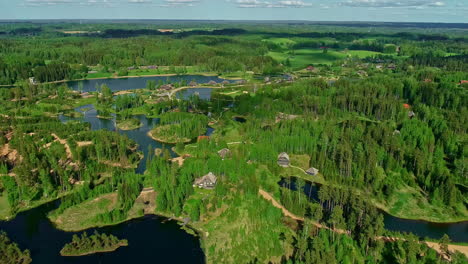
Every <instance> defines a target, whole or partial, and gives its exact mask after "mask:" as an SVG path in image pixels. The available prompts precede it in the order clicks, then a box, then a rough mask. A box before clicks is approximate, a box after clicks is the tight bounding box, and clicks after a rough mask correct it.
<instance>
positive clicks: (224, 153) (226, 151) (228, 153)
mask: <svg viewBox="0 0 468 264" xmlns="http://www.w3.org/2000/svg"><path fill="white" fill-rule="evenodd" d="M218 155H219V156H220V157H221V158H222V159H225V158H228V157H230V156H231V151H230V150H229V149H228V148H223V149H222V150H220V151H218Z"/></svg>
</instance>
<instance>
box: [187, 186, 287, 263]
mask: <svg viewBox="0 0 468 264" xmlns="http://www.w3.org/2000/svg"><path fill="white" fill-rule="evenodd" d="M226 198H228V197H226ZM232 198H233V197H232ZM234 199H235V198H234ZM242 201H243V202H242V203H239V204H238V205H237V206H230V207H221V208H218V209H217V210H215V211H212V212H208V213H206V214H205V215H204V216H203V219H202V220H201V221H199V222H196V223H193V224H192V226H193V227H194V228H196V229H197V230H198V231H199V233H200V235H201V237H202V239H201V242H202V247H203V248H204V252H205V255H206V258H207V263H243V260H245V257H246V256H249V257H252V258H257V259H258V260H259V263H280V262H281V256H282V255H286V256H288V255H290V254H291V253H292V250H293V249H292V246H291V245H290V244H289V243H287V242H285V241H282V240H281V239H280V234H284V235H285V236H286V237H291V236H292V230H291V229H289V228H288V227H287V226H285V225H278V224H275V222H276V223H277V221H281V219H283V217H282V213H281V211H280V209H277V208H275V207H273V206H272V205H271V204H269V203H268V202H267V201H265V200H263V199H262V198H261V197H259V196H258V195H243V196H242ZM258 214H268V215H270V216H271V218H270V220H269V221H263V220H262V219H264V218H259V217H258ZM286 240H287V239H286ZM287 241H289V240H287ZM252 249H254V250H252ZM252 254H255V256H252Z"/></svg>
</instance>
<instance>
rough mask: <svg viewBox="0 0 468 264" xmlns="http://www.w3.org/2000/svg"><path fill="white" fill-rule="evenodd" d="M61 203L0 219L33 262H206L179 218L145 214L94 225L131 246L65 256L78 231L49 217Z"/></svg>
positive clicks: (4, 227) (89, 232)
mask: <svg viewBox="0 0 468 264" xmlns="http://www.w3.org/2000/svg"><path fill="white" fill-rule="evenodd" d="M57 206H58V203H57V202H51V203H48V204H44V205H42V206H40V207H37V208H34V209H31V210H29V211H26V212H23V213H20V214H18V215H17V216H16V217H15V219H14V220H12V221H8V222H2V221H0V230H3V231H5V232H6V233H7V234H8V236H9V237H10V238H11V239H12V240H13V241H14V242H16V243H18V245H19V246H20V248H22V249H29V250H30V252H31V257H32V259H33V264H50V263H54V264H62V263H63V264H65V263H80V264H81V263H82V264H91V263H93V264H94V263H132V262H135V263H154V261H155V259H157V263H204V254H203V251H202V250H201V248H200V242H199V240H198V238H197V237H195V236H192V235H189V234H188V233H186V232H185V231H183V230H181V229H180V226H179V225H178V224H177V222H175V221H167V220H166V219H165V218H162V217H158V216H145V217H142V218H139V219H135V220H131V221H127V222H125V223H122V224H118V225H115V226H109V227H103V228H93V229H89V230H87V231H86V232H87V233H88V234H92V233H93V232H94V231H95V230H97V231H98V232H100V233H106V234H113V235H115V236H117V237H118V238H124V239H127V240H128V243H129V245H128V247H121V248H119V249H117V250H116V251H114V252H107V253H97V254H93V255H89V256H81V257H62V256H60V250H61V249H62V247H63V246H64V245H65V244H66V243H68V242H71V240H72V236H73V235H74V234H79V233H82V232H78V233H76V232H64V231H61V230H58V229H56V228H55V227H54V226H53V225H52V223H51V222H49V220H48V219H47V213H48V212H50V211H52V210H54V209H55V208H57Z"/></svg>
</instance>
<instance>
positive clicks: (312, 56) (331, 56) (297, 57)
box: [268, 49, 346, 70]
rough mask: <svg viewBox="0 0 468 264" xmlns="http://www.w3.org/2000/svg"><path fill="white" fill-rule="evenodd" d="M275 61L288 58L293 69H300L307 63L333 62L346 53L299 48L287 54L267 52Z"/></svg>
mask: <svg viewBox="0 0 468 264" xmlns="http://www.w3.org/2000/svg"><path fill="white" fill-rule="evenodd" d="M268 55H269V56H271V57H272V58H273V59H275V60H276V61H278V62H280V63H283V62H284V61H286V60H287V59H288V58H289V61H290V62H291V67H292V68H293V69H294V70H300V69H303V68H305V67H307V66H308V65H317V64H326V65H331V64H332V63H333V62H335V61H338V60H341V59H344V58H345V57H346V54H344V53H341V52H337V51H331V50H330V51H328V52H327V53H323V51H322V50H319V49H300V50H296V51H295V52H294V54H287V53H283V52H269V53H268Z"/></svg>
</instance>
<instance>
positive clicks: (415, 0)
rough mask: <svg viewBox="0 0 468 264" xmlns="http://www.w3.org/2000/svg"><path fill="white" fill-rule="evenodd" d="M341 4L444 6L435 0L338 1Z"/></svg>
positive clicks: (359, 5)
mask: <svg viewBox="0 0 468 264" xmlns="http://www.w3.org/2000/svg"><path fill="white" fill-rule="evenodd" d="M340 4H341V5H342V6H349V7H382V8H397V7H417V8H424V7H428V6H431V7H441V6H445V3H444V2H441V1H435V0H348V1H344V2H341V3H340Z"/></svg>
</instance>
